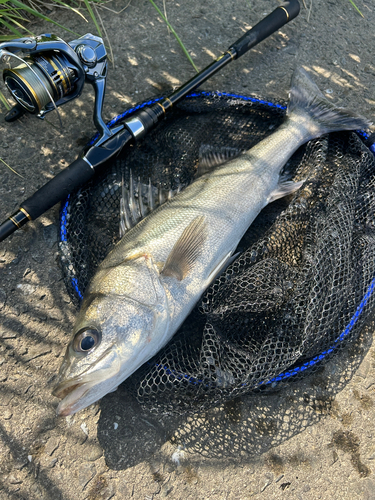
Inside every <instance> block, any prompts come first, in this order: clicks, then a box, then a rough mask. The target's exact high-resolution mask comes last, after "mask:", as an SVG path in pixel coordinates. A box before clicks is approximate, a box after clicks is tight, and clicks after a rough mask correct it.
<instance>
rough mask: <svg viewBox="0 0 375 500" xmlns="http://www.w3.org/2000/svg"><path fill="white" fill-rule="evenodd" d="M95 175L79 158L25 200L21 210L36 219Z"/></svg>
mask: <svg viewBox="0 0 375 500" xmlns="http://www.w3.org/2000/svg"><path fill="white" fill-rule="evenodd" d="M93 174H94V171H93V168H92V167H91V166H90V165H89V164H88V163H87V162H86V161H85V160H83V159H82V158H78V159H77V160H75V161H74V162H73V163H71V164H70V165H69V167H67V168H65V169H64V170H62V171H61V172H60V173H59V174H57V175H56V176H55V177H53V179H51V180H50V181H48V182H47V184H45V185H44V186H42V187H41V188H40V189H38V191H37V192H36V193H34V194H33V195H32V196H30V198H28V199H27V200H25V201H24V202H23V203H22V204H21V208H23V209H24V210H25V211H26V212H27V213H28V214H29V216H30V218H31V219H36V218H37V217H39V216H40V215H42V214H43V213H44V212H46V211H47V210H49V209H50V208H51V207H53V206H54V205H56V203H58V202H59V201H60V200H62V199H64V198H66V197H67V196H68V194H69V193H71V192H72V191H74V190H75V189H77V188H78V187H80V186H82V184H84V183H85V182H87V181H88V180H89V179H91V177H92V176H93Z"/></svg>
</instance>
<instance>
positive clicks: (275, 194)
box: [267, 179, 305, 203]
mask: <svg viewBox="0 0 375 500" xmlns="http://www.w3.org/2000/svg"><path fill="white" fill-rule="evenodd" d="M304 182H305V179H304V180H303V181H299V182H293V181H284V182H280V184H279V185H278V186H277V188H276V189H275V190H274V191H272V193H271V194H270V196H269V198H268V200H267V201H268V203H272V202H273V201H275V200H278V199H279V198H283V197H284V196H287V195H288V194H291V193H294V192H295V191H297V190H298V189H299V188H300V187H301V186H302V185H303V184H304Z"/></svg>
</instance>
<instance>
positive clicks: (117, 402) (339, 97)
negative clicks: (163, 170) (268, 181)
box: [0, 0, 375, 500]
mask: <svg viewBox="0 0 375 500" xmlns="http://www.w3.org/2000/svg"><path fill="white" fill-rule="evenodd" d="M306 1H307V3H308V6H307V7H308V8H305V7H304V6H303V5H302V9H301V14H300V16H299V17H298V18H297V19H296V20H295V21H293V22H292V23H290V24H289V25H287V26H286V27H284V28H283V29H282V30H281V31H279V32H278V33H276V34H275V35H273V36H272V37H270V39H268V40H267V41H265V42H263V43H262V44H261V45H259V46H258V47H257V48H256V49H255V50H253V51H252V52H251V53H248V54H246V55H245V56H243V57H242V58H241V59H240V60H238V61H235V62H233V63H232V64H231V65H230V66H228V67H227V68H225V69H224V70H223V71H222V72H221V73H220V74H218V75H217V76H215V77H214V78H213V79H212V80H211V81H209V82H207V83H206V84H205V86H204V88H205V89H211V90H226V91H235V92H242V93H258V94H261V95H264V96H270V97H279V98H283V99H285V98H286V97H287V92H288V87H289V82H290V77H291V74H292V72H293V69H294V68H295V67H296V66H298V65H303V66H304V67H305V68H306V69H307V70H309V71H310V73H311V74H312V75H313V76H314V78H315V80H316V81H317V83H318V85H319V86H320V88H321V89H322V90H323V91H325V92H326V94H327V95H328V96H329V97H330V98H331V99H332V101H334V102H336V103H338V104H340V105H347V106H350V107H352V108H355V109H357V110H358V111H360V112H361V113H362V114H364V115H366V116H367V117H368V118H370V119H372V120H374V119H375V84H374V77H375V63H374V60H373V55H374V47H375V45H374V42H375V40H374V31H373V27H374V25H375V9H374V3H373V0H357V4H358V6H359V7H360V9H361V10H362V12H363V14H364V16H365V18H364V19H363V18H361V17H360V16H359V15H358V14H357V13H356V12H355V10H354V9H353V8H352V7H351V6H350V3H349V1H348V0H337V1H335V2H334V1H330V0H328V1H326V0H313V1H312V0H311V1H310V0H306ZM160 4H161V2H160ZM125 5H126V2H120V1H117V2H116V1H113V2H111V3H110V4H109V6H110V8H111V9H113V10H115V11H117V12H119V11H120V10H121V9H122V8H123V7H124V6H125ZM276 5H277V2H276V0H275V1H268V0H267V1H266V0H265V1H263V2H256V3H255V2H254V3H253V2H249V1H246V0H237V1H234V0H225V1H223V2H216V1H214V0H207V1H206V2H198V1H197V0H189V1H185V2H175V1H172V0H167V1H166V9H167V13H168V18H169V20H170V22H171V23H172V25H173V26H174V27H175V29H176V30H177V32H178V33H179V35H180V37H181V39H182V40H183V42H184V44H185V45H186V47H187V48H188V49H189V51H190V53H191V56H192V57H193V59H194V61H195V63H196V65H197V66H198V67H199V68H200V69H202V68H204V67H205V66H206V65H208V64H209V63H210V62H211V61H212V60H213V59H214V58H216V57H217V56H218V55H219V54H220V53H221V52H223V51H225V50H226V49H227V48H228V47H229V45H230V44H231V43H233V42H234V41H235V40H236V39H237V38H239V37H240V36H241V34H242V33H243V32H244V31H245V30H247V29H248V28H249V27H251V26H252V25H254V24H255V23H256V22H258V21H259V20H260V19H261V18H262V17H263V16H264V15H265V14H266V13H269V12H271V10H272V9H273V8H274V7H275V6H276ZM51 15H54V16H55V18H57V14H54V13H52V14H51ZM100 15H101V17H102V19H103V22H104V24H105V26H106V28H107V32H108V35H109V37H110V40H111V44H112V49H113V56H114V67H113V65H112V66H111V67H110V70H109V76H108V89H107V98H106V101H105V106H104V108H105V109H104V115H105V118H106V119H109V118H111V117H112V116H114V115H116V114H118V113H119V112H120V111H122V110H123V109H124V108H126V107H127V106H129V105H130V104H134V103H135V102H137V101H140V100H142V99H144V98H147V97H151V96H153V95H155V94H160V92H163V91H166V90H167V89H170V88H171V87H172V86H177V85H178V84H181V83H183V82H184V81H186V80H188V79H189V78H190V77H191V76H193V74H194V70H193V68H192V67H191V65H190V64H189V62H188V61H187V60H186V58H185V57H184V56H183V54H182V53H181V49H180V48H179V46H178V45H177V43H176V41H175V39H174V37H173V36H172V35H170V34H169V33H168V31H167V29H166V27H165V25H164V24H163V22H162V21H161V19H160V18H159V17H158V16H157V15H156V12H155V11H154V9H153V7H152V6H151V4H150V3H149V2H148V1H147V0H138V1H137V0H131V2H130V3H129V5H128V7H127V8H126V9H125V10H122V11H121V12H120V13H114V12H111V11H109V10H104V9H102V10H100ZM59 20H60V22H61V23H63V24H65V25H66V26H69V28H71V29H72V30H74V31H75V32H79V33H80V34H84V33H86V32H88V31H92V32H95V28H94V27H93V26H92V25H91V24H86V23H84V22H83V21H82V19H81V18H79V17H78V16H73V15H70V14H69V15H68V14H66V13H63V14H59ZM32 29H33V30H34V32H36V33H43V32H49V31H51V29H52V28H51V27H50V26H46V25H43V24H35V25H34V26H33V27H32ZM53 32H55V33H57V34H59V35H60V36H63V37H65V39H67V40H69V39H71V38H72V37H71V35H70V34H67V33H64V32H62V31H60V30H59V29H57V28H56V29H54V28H53ZM92 103H93V92H92V90H91V89H89V88H87V89H85V91H84V92H83V95H82V96H81V98H80V99H79V100H77V101H75V102H74V103H73V104H70V105H67V106H66V107H65V108H61V112H62V117H63V121H64V129H63V131H58V130H57V129H55V128H54V127H53V126H51V125H50V124H48V123H46V122H42V121H40V120H37V119H36V118H34V117H31V116H25V117H23V118H22V120H20V121H19V122H17V123H13V124H6V123H5V122H4V121H2V122H0V134H1V136H0V137H1V141H0V157H1V158H2V159H4V160H5V161H6V162H7V163H8V164H9V165H10V166H12V168H14V169H15V170H17V172H19V173H20V174H21V175H22V176H23V178H22V179H21V178H19V177H17V176H16V175H15V174H13V173H11V172H10V171H9V170H8V169H7V168H6V167H5V166H4V165H0V168H1V179H2V182H1V183H0V215H1V217H0V218H1V219H2V220H3V219H5V217H6V216H7V215H9V214H10V213H11V212H12V211H13V210H15V209H16V208H17V207H18V204H19V203H20V202H21V201H22V200H23V199H25V198H26V197H28V196H30V195H31V194H32V193H33V192H34V191H35V189H36V188H37V187H39V186H41V185H42V184H43V183H45V182H46V180H48V179H49V178H51V177H52V176H53V175H54V174H55V173H57V172H59V171H60V170H61V169H62V168H64V167H66V166H67V165H68V164H69V163H70V162H72V161H73V160H74V159H75V158H76V156H77V154H78V153H79V151H80V149H81V147H82V145H83V144H84V143H85V142H86V140H87V138H88V137H90V136H91V135H92V134H93V131H94V126H93V123H92V121H91V114H92ZM2 113H4V109H2ZM51 122H52V123H53V124H57V121H56V119H53V118H51ZM57 229H58V207H55V208H54V209H52V210H50V211H49V212H48V213H46V214H45V215H44V216H43V217H41V218H40V219H39V220H38V221H36V222H33V223H31V224H29V225H28V227H27V229H25V230H21V231H18V232H17V233H15V234H14V235H13V236H12V237H11V238H9V239H8V240H7V241H6V242H3V243H1V244H0V276H1V278H0V314H1V322H0V382H1V387H0V391H1V397H0V436H1V441H0V499H1V500H10V499H12V500H13V499H14V500H21V499H27V500H34V499H35V500H37V499H38V500H40V499H48V500H57V499H64V500H81V499H82V500H83V499H90V500H94V499H95V500H99V499H103V500H108V499H109V498H114V499H130V498H132V499H135V500H138V499H139V500H151V499H158V498H169V499H171V500H186V499H196V498H199V499H202V500H203V499H215V500H221V499H223V500H224V499H226V500H240V499H243V500H245V499H248V498H250V497H251V498H253V497H254V498H272V499H281V498H287V499H302V498H303V499H304V500H310V499H311V500H313V499H314V500H315V499H318V498H321V499H328V498H329V499H351V500H356V499H367V500H370V499H375V442H374V433H375V431H374V425H373V423H374V418H375V407H374V399H375V393H374V391H375V349H374V348H373V347H372V331H373V330H372V328H371V327H369V328H368V329H367V330H365V331H364V332H363V335H362V337H361V339H360V341H359V342H358V343H357V344H356V346H355V347H353V348H352V349H351V350H350V351H348V352H345V353H344V352H343V353H340V356H338V357H337V358H335V359H334V360H333V362H330V363H329V364H328V365H326V367H325V370H324V371H323V372H322V373H319V374H315V375H313V376H310V377H307V378H306V379H305V380H304V381H303V382H299V383H298V384H292V385H290V386H286V387H284V388H283V390H282V391H280V392H279V393H277V394H275V395H272V396H271V395H268V396H262V397H261V396H257V397H246V398H243V399H242V400H241V401H236V402H235V403H233V404H229V405H225V406H222V407H219V408H217V409H214V410H212V411H210V412H206V413H204V414H201V415H196V416H194V417H189V418H186V417H183V418H181V419H180V420H176V419H165V420H160V421H158V420H157V419H155V418H154V419H151V418H148V417H147V416H145V415H143V414H142V413H141V411H140V408H139V406H138V405H137V403H136V402H135V401H134V399H133V398H132V397H131V396H130V395H129V394H128V393H127V391H126V388H120V389H119V390H118V391H117V392H116V393H113V394H110V395H108V396H107V397H106V398H104V399H103V400H102V402H101V403H98V404H96V405H94V406H92V407H90V408H88V409H86V410H84V411H81V412H79V413H78V414H77V415H75V416H74V417H67V418H56V417H55V410H56V406H57V400H56V399H55V398H53V397H52V396H51V389H52V387H53V382H54V378H55V375H56V373H57V370H58V368H59V365H60V363H61V357H62V353H63V350H64V348H65V346H66V344H67V342H68V339H69V335H70V330H71V327H72V323H73V320H74V316H75V313H76V311H75V309H74V307H73V305H72V304H71V302H70V299H69V297H68V295H67V293H66V291H65V289H64V284H63V281H62V275H61V271H60V268H59V265H58V259H57V252H58V246H57V235H58V231H57Z"/></svg>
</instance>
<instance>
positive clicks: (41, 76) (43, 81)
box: [0, 33, 112, 144]
mask: <svg viewBox="0 0 375 500" xmlns="http://www.w3.org/2000/svg"><path fill="white" fill-rule="evenodd" d="M18 52H22V53H24V57H23V58H21V57H19V56H18V55H16V53H18ZM11 58H13V59H16V62H17V65H16V66H13V67H12V66H11V65H10V62H11V61H12V59H11ZM0 59H1V61H2V62H4V63H6V64H7V66H8V67H7V68H5V69H4V71H3V79H4V83H5V85H6V87H7V89H8V90H9V92H10V93H11V95H12V97H13V98H14V99H15V100H16V101H17V104H16V105H15V106H14V107H13V108H12V109H11V110H10V111H9V112H8V113H7V115H6V116H5V120H6V121H8V122H12V121H14V120H17V119H18V118H20V117H21V116H22V115H23V114H24V113H26V112H28V113H31V114H34V115H36V116H38V117H39V118H44V116H45V115H46V114H47V113H49V112H50V111H53V110H54V109H55V110H56V111H57V108H58V107H59V106H62V105H63V104H65V103H67V102H69V101H71V100H73V99H75V98H76V97H78V96H79V95H80V94H81V92H82V89H83V85H84V83H85V82H89V83H91V85H92V86H93V87H94V90H95V107H94V123H95V126H96V128H97V129H98V131H99V132H100V134H101V137H100V139H99V141H100V142H103V141H104V140H106V139H108V137H110V136H111V135H112V132H111V131H110V130H109V128H108V127H107V126H106V124H105V123H104V121H103V118H102V107H103V101H104V93H105V85H106V76H107V53H106V49H105V47H104V43H103V40H102V39H101V38H99V37H98V36H94V35H92V34H91V33H88V34H86V35H84V36H82V37H81V38H79V39H78V40H73V41H71V42H69V43H67V42H65V41H64V40H62V39H61V38H59V37H58V36H56V35H51V34H43V35H40V36H37V37H28V38H18V39H15V40H11V41H9V42H4V43H1V44H0ZM57 113H58V111H57ZM58 114H59V113H58ZM59 118H60V116H59ZM60 121H61V120H60ZM97 144H98V143H97Z"/></svg>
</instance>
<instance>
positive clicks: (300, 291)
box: [60, 92, 375, 412]
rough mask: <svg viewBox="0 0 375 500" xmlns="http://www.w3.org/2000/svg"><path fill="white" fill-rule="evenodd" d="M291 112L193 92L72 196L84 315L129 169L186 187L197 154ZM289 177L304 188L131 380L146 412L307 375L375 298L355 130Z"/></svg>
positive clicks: (311, 155)
mask: <svg viewBox="0 0 375 500" xmlns="http://www.w3.org/2000/svg"><path fill="white" fill-rule="evenodd" d="M135 109H137V108H135ZM127 114H128V112H126V113H125V114H124V116H126V115H127ZM284 114H285V106H283V104H282V103H271V102H267V101H263V100H260V99H256V98H250V97H244V96H234V95H230V94H219V93H204V92H202V93H199V94H195V95H194V96H191V97H189V98H187V99H186V100H185V101H184V102H183V103H182V104H180V105H179V106H178V107H177V108H176V109H175V110H174V112H173V113H172V114H171V115H170V116H168V117H167V118H166V119H165V120H164V121H163V122H162V123H160V125H158V127H157V128H156V129H155V130H154V131H153V132H152V133H150V134H149V135H148V136H147V138H146V139H145V140H144V141H142V143H141V144H138V145H136V146H134V147H132V148H130V149H128V150H127V151H126V152H125V153H123V155H122V156H121V157H120V158H119V159H117V160H116V161H115V162H113V164H111V165H110V167H109V168H108V169H107V170H106V172H105V173H104V174H102V175H101V176H98V177H97V178H95V179H94V180H93V181H92V182H90V183H89V184H88V185H87V186H85V187H84V188H83V189H81V190H80V191H79V192H77V193H74V194H72V195H71V196H70V197H69V198H68V199H67V200H66V202H65V203H64V204H63V206H62V210H61V219H60V222H61V243H60V251H61V261H62V267H63V271H64V276H65V282H66V286H67V288H68V291H69V294H70V296H71V297H72V299H73V301H74V302H75V303H76V304H77V306H78V305H79V302H80V299H81V298H82V295H83V293H84V290H85V288H86V286H87V284H88V281H89V280H90V278H91V277H92V275H93V273H94V272H95V269H96V267H97V266H98V264H99V263H100V262H101V261H102V260H103V258H104V257H105V256H106V255H107V253H108V251H109V250H110V249H111V248H112V246H113V245H114V244H115V243H116V242H117V241H118V239H119V236H118V235H119V230H118V228H119V220H120V208H119V207H120V195H121V182H122V178H124V182H125V185H126V186H129V179H130V172H131V175H132V177H133V178H134V179H139V180H140V181H141V183H145V184H147V183H148V181H149V179H151V183H152V185H153V186H158V185H161V186H162V187H163V189H164V190H165V192H167V191H168V190H169V189H177V188H178V187H184V186H186V185H187V184H189V183H190V182H191V181H192V180H193V176H194V173H195V171H196V167H197V163H198V156H199V150H200V148H201V147H202V146H204V145H210V146H213V147H215V148H218V149H219V148H221V147H223V146H225V147H233V148H236V149H249V148H251V147H252V146H253V145H254V144H256V143H257V142H258V141H260V140H261V139H263V138H264V137H266V136H267V134H270V133H272V131H273V129H275V128H276V127H277V126H278V125H279V124H280V123H281V122H282V121H283V118H284ZM285 170H286V171H287V172H288V173H289V175H290V176H291V177H292V178H293V180H302V179H306V182H305V184H304V186H303V187H302V188H301V189H300V190H299V191H298V192H297V193H296V195H294V196H290V197H288V198H284V199H281V200H278V201H276V202H274V203H272V204H270V205H268V206H267V207H266V208H265V209H264V210H263V211H262V213H261V214H260V215H259V216H258V218H257V219H256V220H255V222H254V223H253V224H252V226H251V227H250V228H249V230H248V231H247V233H246V234H245V236H244V237H243V239H242V240H241V242H240V244H239V247H238V251H239V252H240V255H239V256H238V258H237V259H236V260H235V261H234V262H233V263H232V264H231V265H230V266H229V267H228V269H227V270H226V271H225V272H224V273H223V274H222V275H221V276H220V277H219V278H218V279H217V280H216V281H215V282H214V283H213V284H212V285H211V286H210V288H209V289H208V290H207V291H206V293H205V294H204V296H203V297H202V300H201V302H200V304H198V305H197V308H196V309H195V310H194V311H193V312H192V313H191V315H190V316H189V317H188V318H187V320H186V321H185V323H184V324H183V325H182V327H181V328H180V330H179V331H178V332H177V334H176V335H175V337H174V338H173V339H172V341H171V342H170V343H169V344H168V345H167V346H166V348H164V349H163V350H162V351H161V352H159V353H158V355H157V356H156V357H155V358H153V359H152V360H150V361H149V362H148V363H146V364H145V365H144V366H143V367H142V368H141V369H140V370H138V372H137V373H136V374H135V375H134V376H133V381H134V384H135V386H136V391H137V396H138V399H139V401H141V402H142V403H144V404H145V405H147V407H148V408H150V409H156V410H161V411H177V412H181V411H189V410H196V409H197V408H198V407H209V406H212V405H213V404H215V403H217V402H219V401H222V400H223V399H228V398H233V397H236V396H238V395H241V394H244V393H248V392H251V391H262V390H263V391H266V390H269V389H271V388H274V387H275V386H276V385H280V384H282V383H283V382H286V381H289V380H295V379H298V378H299V377H301V376H303V375H304V374H305V373H311V371H314V370H316V369H317V368H318V367H320V366H321V365H322V364H323V363H325V362H326V361H327V360H328V359H330V358H331V357H332V356H333V355H336V354H337V353H338V352H339V351H340V350H341V349H342V348H343V347H344V346H345V345H347V344H348V343H349V342H353V341H354V340H355V339H356V338H357V336H358V334H359V332H360V330H361V328H362V326H363V324H364V323H365V321H366V319H367V318H368V315H369V313H370V311H371V309H372V307H373V304H374V300H375V295H374V294H372V290H373V287H374V286H375V280H374V276H375V232H374V221H375V218H374V212H375V199H374V198H375V161H374V157H373V155H372V153H371V152H370V151H369V149H367V147H366V146H365V145H364V143H363V141H362V140H361V139H360V138H359V137H358V136H357V135H356V134H355V133H347V132H344V133H337V134H330V135H328V136H325V137H323V138H320V139H317V140H314V141H311V142H309V143H308V144H307V145H305V146H303V147H302V148H300V149H299V150H298V151H297V152H296V153H295V155H294V156H293V157H292V158H291V159H290V161H289V162H288V164H287V165H286V167H285ZM138 195H139V196H142V193H136V196H138Z"/></svg>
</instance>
